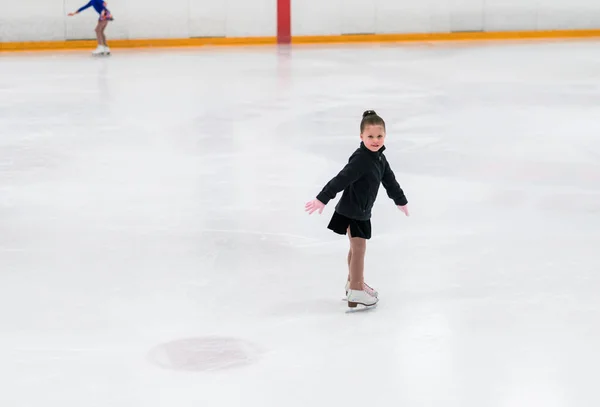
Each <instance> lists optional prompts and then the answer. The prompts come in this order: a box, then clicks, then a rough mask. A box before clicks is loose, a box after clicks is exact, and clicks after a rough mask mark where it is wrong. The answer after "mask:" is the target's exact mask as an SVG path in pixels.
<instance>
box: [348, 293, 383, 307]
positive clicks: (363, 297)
mask: <svg viewBox="0 0 600 407" xmlns="http://www.w3.org/2000/svg"><path fill="white" fill-rule="evenodd" d="M346 298H347V299H348V307H350V308H356V306H357V305H358V304H360V305H364V306H365V307H372V306H373V305H375V304H377V301H379V299H378V298H377V297H374V296H372V295H370V294H369V293H367V292H366V291H364V290H348V295H347V296H346Z"/></svg>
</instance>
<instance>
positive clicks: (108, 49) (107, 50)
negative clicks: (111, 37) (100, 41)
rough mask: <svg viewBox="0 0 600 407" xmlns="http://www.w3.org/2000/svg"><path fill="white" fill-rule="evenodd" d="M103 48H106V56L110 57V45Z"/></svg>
mask: <svg viewBox="0 0 600 407" xmlns="http://www.w3.org/2000/svg"><path fill="white" fill-rule="evenodd" d="M103 48H104V55H110V48H108V45H105V46H104V47H103Z"/></svg>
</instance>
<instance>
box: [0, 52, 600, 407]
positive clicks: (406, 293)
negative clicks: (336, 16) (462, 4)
mask: <svg viewBox="0 0 600 407" xmlns="http://www.w3.org/2000/svg"><path fill="white" fill-rule="evenodd" d="M366 109H376V110H377V111H378V112H379V113H380V114H381V115H382V116H383V117H384V118H385V119H386V120H387V124H388V140H387V148H388V149H387V151H386V155H387V157H388V159H389V161H390V162H391V164H392V167H393V169H394V170H395V172H396V175H397V177H398V179H399V181H400V183H401V185H402V186H403V188H404V189H405V191H406V194H407V196H408V199H409V202H410V203H409V206H410V209H411V211H412V216H411V217H410V218H406V217H404V216H403V215H402V214H401V213H400V212H399V211H398V210H397V209H396V208H395V207H394V205H393V203H392V202H391V201H390V200H389V199H388V198H387V196H386V194H385V191H384V190H383V188H382V189H381V190H380V195H379V199H378V201H377V203H376V206H375V210H374V216H373V219H372V221H373V233H374V236H373V239H372V240H371V241H370V242H369V243H368V246H367V259H366V276H367V281H368V282H369V283H370V284H371V285H373V286H375V287H376V288H377V289H378V290H379V291H380V298H381V302H380V305H379V307H378V308H377V309H375V310H372V311H369V312H359V313H357V312H355V313H346V310H347V308H346V306H345V303H344V302H343V301H341V298H342V296H343V287H344V281H345V277H346V272H347V271H346V266H345V261H346V253H347V246H348V244H347V240H346V238H345V237H340V236H336V235H334V234H333V233H331V232H330V231H328V230H327V229H326V225H327V222H328V220H329V217H330V216H331V213H332V209H333V206H334V204H335V202H337V200H336V201H335V202H332V203H331V204H330V205H328V207H327V208H326V211H325V213H324V214H323V215H322V216H315V215H313V216H308V215H306V214H305V213H304V210H303V209H304V203H305V202H306V201H307V200H309V199H312V198H313V197H314V196H315V195H316V194H317V193H318V192H319V190H320V189H321V187H322V186H323V185H324V184H325V183H326V182H327V181H328V180H329V179H330V178H331V177H332V176H333V175H335V174H336V173H337V171H339V169H340V168H341V167H342V166H343V165H344V163H345V162H346V160H347V157H348V156H349V154H351V152H352V151H353V150H354V149H355V148H356V147H357V146H358V143H359V139H358V124H359V121H360V117H361V114H362V112H363V111H364V110H366ZM599 230H600V43H598V42H590V41H588V42H557V43H543V42H538V43H535V42H530V43H518V44H517V43H504V44H500V43H474V44H469V43H456V44H453V43H447V44H420V45H418V44H415V45H393V44H385V45H364V46H335V47H333V46H319V47H313V46H302V47H300V46H298V47H296V48H293V49H292V50H290V49H287V48H281V49H277V48H274V47H264V48H261V47H257V48H246V49H244V48H227V49H211V48H203V49H181V50H152V51H148V50H137V51H134V50H128V51H121V50H114V53H113V55H112V56H111V57H110V58H99V59H94V58H92V57H91V56H90V54H89V52H88V51H84V52H64V53H60V52H59V53H31V54H26V53H21V54H1V55H0V362H1V363H0V405H2V406H6V407H39V406H60V407H83V406H85V407H109V406H110V407H132V406H143V407H158V406H161V407H162V406H165V407H174V406H177V407H192V406H193V407H198V406H211V407H222V406H227V407H229V406H257V407H258V406H259V407H283V406H285V407H296V406H302V407H305V406H337V405H345V406H348V405H354V406H371V405H374V406H390V407H399V406H402V407H422V406H428V407H483V406H485V407H521V406H523V407H537V406H540V407H575V406H576V407H587V406H590V407H597V406H598V404H599V403H600V396H599V395H598V392H597V391H596V390H597V383H596V382H597V375H596V373H595V371H596V366H598V365H599V364H600V353H599V352H598V343H600V324H599V322H598V321H599V320H600V319H599V318H600V312H599V310H600V297H599V295H598V293H599V288H600V287H599V285H600V273H599V271H600V255H598V253H597V250H598V249H599V247H600V232H599Z"/></svg>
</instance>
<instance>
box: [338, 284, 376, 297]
mask: <svg viewBox="0 0 600 407" xmlns="http://www.w3.org/2000/svg"><path fill="white" fill-rule="evenodd" d="M363 284H364V286H365V291H366V292H367V294H369V295H372V296H373V297H375V298H378V297H379V293H378V292H377V290H376V289H374V288H372V287H369V285H368V284H367V283H363ZM349 289H350V281H346V295H348V290H349Z"/></svg>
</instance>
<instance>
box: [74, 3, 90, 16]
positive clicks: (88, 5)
mask: <svg viewBox="0 0 600 407" xmlns="http://www.w3.org/2000/svg"><path fill="white" fill-rule="evenodd" d="M90 7H92V2H91V0H90V2H89V3H88V4H86V5H85V6H83V7H81V8H80V9H79V10H77V11H76V12H74V13H69V15H70V16H74V15H75V14H79V13H81V12H82V11H83V10H85V9H87V8H90Z"/></svg>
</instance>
